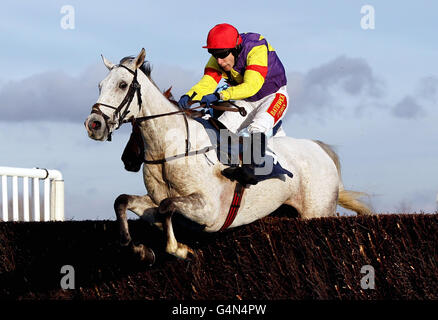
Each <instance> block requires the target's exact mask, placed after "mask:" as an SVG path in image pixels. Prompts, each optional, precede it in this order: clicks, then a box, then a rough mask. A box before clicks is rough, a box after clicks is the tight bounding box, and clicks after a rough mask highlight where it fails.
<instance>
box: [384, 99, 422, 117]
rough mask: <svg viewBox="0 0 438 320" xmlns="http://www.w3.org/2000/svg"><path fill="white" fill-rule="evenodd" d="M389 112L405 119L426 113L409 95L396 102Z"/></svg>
mask: <svg viewBox="0 0 438 320" xmlns="http://www.w3.org/2000/svg"><path fill="white" fill-rule="evenodd" d="M391 113H392V114H393V115H394V116H396V117H398V118H405V119H412V118H418V117H421V116H424V115H425V114H426V112H425V110H424V108H423V107H422V106H421V105H420V104H418V102H417V100H416V99H415V98H414V97H412V96H410V95H408V96H406V97H404V98H403V99H402V100H401V101H400V102H398V103H397V104H396V105H395V106H394V107H393V108H392V110H391Z"/></svg>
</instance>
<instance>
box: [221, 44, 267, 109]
mask: <svg viewBox="0 0 438 320" xmlns="http://www.w3.org/2000/svg"><path fill="white" fill-rule="evenodd" d="M267 73H268V48H267V47H266V46H265V45H260V46H256V47H254V48H252V49H251V51H250V52H249V53H248V56H247V58H246V70H245V74H244V76H243V82H242V83H241V84H239V85H237V86H234V87H230V88H228V89H226V90H223V91H221V93H220V94H221V99H222V100H240V99H246V98H249V97H252V96H253V95H255V94H256V93H257V92H258V91H259V90H260V89H261V88H262V86H263V83H264V82H265V77H266V74H267Z"/></svg>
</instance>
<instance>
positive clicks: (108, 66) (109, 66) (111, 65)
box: [101, 54, 114, 70]
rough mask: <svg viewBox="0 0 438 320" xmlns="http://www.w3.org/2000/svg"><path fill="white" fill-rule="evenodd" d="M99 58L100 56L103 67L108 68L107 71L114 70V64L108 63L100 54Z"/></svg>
mask: <svg viewBox="0 0 438 320" xmlns="http://www.w3.org/2000/svg"><path fill="white" fill-rule="evenodd" d="M101 56H102V60H103V63H104V65H105V66H106V67H107V68H108V70H111V69H112V68H114V63H112V62H111V61H109V60H108V59H107V58H105V57H104V56H103V54H101Z"/></svg>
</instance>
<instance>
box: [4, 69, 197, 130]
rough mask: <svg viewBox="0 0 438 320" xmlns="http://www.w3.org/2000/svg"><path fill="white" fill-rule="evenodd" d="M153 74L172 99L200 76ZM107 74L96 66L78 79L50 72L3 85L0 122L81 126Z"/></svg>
mask: <svg viewBox="0 0 438 320" xmlns="http://www.w3.org/2000/svg"><path fill="white" fill-rule="evenodd" d="M157 71H158V72H157ZM157 71H155V68H154V70H153V72H152V78H153V79H154V81H155V82H156V83H157V85H158V86H159V87H160V88H161V90H164V89H167V88H169V87H170V86H173V90H172V92H173V94H174V97H175V99H178V98H179V96H180V95H181V94H183V92H186V91H188V89H190V88H191V87H192V86H193V84H195V83H196V82H197V81H198V80H199V79H200V75H199V76H196V75H195V74H194V73H193V72H190V71H187V70H183V69H181V68H177V67H171V66H160V67H158V68H157ZM107 73H108V70H107V69H106V68H105V67H104V66H103V64H97V65H93V66H90V67H88V68H87V69H86V70H84V71H83V72H82V73H81V74H80V75H78V76H71V75H68V74H66V73H65V72H62V71H50V72H44V73H40V74H36V75H33V76H30V77H28V78H25V79H22V80H20V81H9V82H3V83H2V86H0V110H1V115H0V121H47V120H48V121H60V122H83V121H84V119H85V118H86V117H87V116H88V114H89V112H90V110H91V106H92V105H93V104H94V103H95V102H96V100H97V98H98V95H99V91H98V88H97V85H98V83H99V82H100V81H101V80H102V79H104V78H105V76H106V75H107Z"/></svg>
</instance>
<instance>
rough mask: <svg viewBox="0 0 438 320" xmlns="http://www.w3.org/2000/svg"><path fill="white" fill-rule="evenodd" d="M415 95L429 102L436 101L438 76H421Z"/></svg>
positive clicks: (437, 96) (437, 98)
mask: <svg viewBox="0 0 438 320" xmlns="http://www.w3.org/2000/svg"><path fill="white" fill-rule="evenodd" d="M416 95H417V96H418V97H420V98H422V99H424V100H427V101H429V102H437V100H438V78H437V77H434V76H427V77H423V78H421V79H420V81H419V82H418V85H417V90H416Z"/></svg>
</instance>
